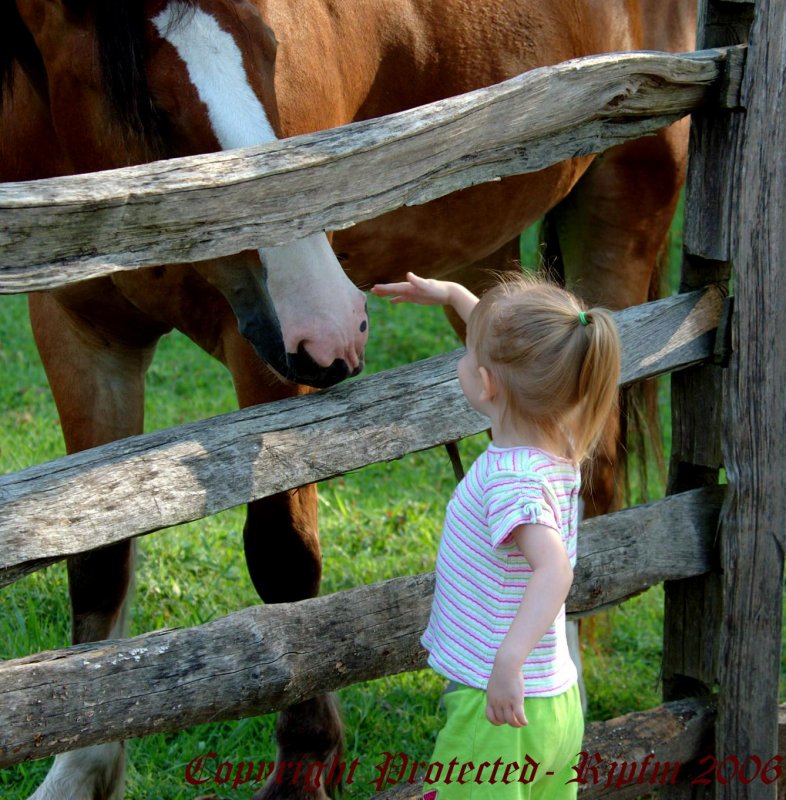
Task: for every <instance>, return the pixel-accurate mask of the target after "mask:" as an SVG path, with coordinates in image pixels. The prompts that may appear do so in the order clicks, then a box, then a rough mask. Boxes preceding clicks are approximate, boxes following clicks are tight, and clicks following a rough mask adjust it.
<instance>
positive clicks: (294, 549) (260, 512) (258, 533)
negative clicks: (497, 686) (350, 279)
mask: <svg viewBox="0 0 786 800" xmlns="http://www.w3.org/2000/svg"><path fill="white" fill-rule="evenodd" d="M236 331H237V326H236V324H234V322H233V321H230V323H229V325H228V326H227V333H226V334H225V336H224V339H223V355H224V360H225V362H226V364H227V366H228V367H229V369H230V371H231V372H232V376H233V379H234V382H235V390H236V392H237V397H238V402H239V404H240V406H241V407H246V406H250V405H254V404H257V403H264V402H269V401H271V400H277V399H281V398H283V397H290V396H293V395H296V394H302V393H304V392H305V391H307V390H306V389H304V388H303V387H297V386H285V385H283V384H282V383H280V382H279V381H277V380H276V379H275V378H274V376H273V375H272V373H271V372H270V371H269V370H268V369H267V368H266V367H265V366H264V364H262V362H261V361H260V360H259V359H258V358H257V356H256V354H255V353H254V352H253V350H252V348H251V346H250V345H249V344H248V342H247V341H246V340H245V339H243V338H242V337H240V336H239V335H238V334H237V333H236ZM243 541H244V546H245V553H246V563H247V564H248V570H249V574H250V576H251V580H252V581H253V583H254V587H255V588H256V590H257V593H258V594H259V596H260V597H261V598H262V600H264V601H265V602H266V603H284V602H290V601H294V600H303V599H305V598H308V597H314V596H316V595H317V594H318V592H319V584H320V580H321V577H322V552H321V548H320V544H319V533H318V528H317V493H316V487H315V486H313V485H310V486H305V487H301V488H299V489H294V490H292V491H288V492H282V493H280V494H278V495H274V496H272V497H268V498H265V499H263V500H258V501H256V502H252V503H249V505H248V513H247V518H246V524H245V528H244V530H243ZM276 738H277V740H278V752H277V755H276V767H275V771H274V772H273V773H272V774H271V776H270V778H269V779H268V781H267V783H266V784H265V785H264V786H263V788H262V789H261V790H260V791H259V792H257V793H256V794H255V795H254V800H263V799H264V800H276V799H282V800H283V798H287V800H297V799H298V798H304V799H305V798H308V800H321V799H324V798H327V793H326V791H325V788H326V787H325V786H324V785H320V786H319V787H316V788H315V787H313V786H312V787H306V786H304V784H303V777H302V776H303V774H304V772H303V767H302V765H303V764H314V763H316V762H321V763H323V764H326V765H328V766H329V765H331V764H332V763H333V762H334V759H339V758H340V756H341V752H342V746H343V731H342V726H341V717H340V715H339V711H338V708H337V705H336V702H335V700H334V699H333V697H331V696H321V697H315V698H313V699H311V700H306V701H305V702H302V703H298V704H296V705H294V706H291V707H290V708H287V709H285V710H284V711H282V712H281V714H280V715H279V719H278V723H277V726H276ZM298 764H300V765H301V766H300V767H298ZM298 773H300V778H299V779H298V777H297V776H298ZM323 780H324V775H323V776H322V778H321V779H320V784H322V781H323ZM315 783H316V781H315ZM328 788H329V787H328Z"/></svg>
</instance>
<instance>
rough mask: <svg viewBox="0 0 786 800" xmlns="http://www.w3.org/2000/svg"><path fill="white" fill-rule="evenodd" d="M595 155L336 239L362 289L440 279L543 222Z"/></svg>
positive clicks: (411, 210) (409, 210) (413, 209)
mask: <svg viewBox="0 0 786 800" xmlns="http://www.w3.org/2000/svg"><path fill="white" fill-rule="evenodd" d="M590 162H591V158H582V159H575V160H573V161H565V162H562V163H561V164H557V165H556V166H554V167H550V168H548V169H546V170H542V171H541V172H536V173H532V174H529V175H520V176H517V177H514V178H508V179H506V180H504V181H499V182H495V183H488V184H484V185H482V186H475V187H472V188H471V189H465V190H463V191H460V192H454V193H453V194H451V195H448V196H446V197H443V198H441V199H439V200H435V201H432V202H431V203H427V204H425V205H422V206H410V207H404V208H399V209H397V210H396V211H392V212H390V213H388V214H384V215H382V216H380V217H377V218H376V219H372V220H369V221H368V222H362V223H359V224H358V225H355V226H354V227H352V228H349V229H347V230H344V231H338V232H336V233H335V234H334V237H333V248H334V250H335V251H336V253H337V254H338V256H339V259H340V260H341V263H342V266H343V267H344V268H345V269H346V271H347V273H348V274H349V276H350V277H351V278H352V280H353V281H354V282H355V283H356V284H357V285H358V286H361V287H367V286H369V285H371V284H373V283H379V282H384V281H395V280H400V279H401V278H402V277H403V275H404V273H406V272H407V271H408V270H411V271H413V272H415V273H417V274H420V275H423V276H426V277H440V276H444V275H447V274H449V273H451V272H454V271H456V270H458V269H462V268H464V267H467V266H469V265H470V264H474V263H476V262H477V261H479V260H480V259H482V258H485V257H486V256H488V255H489V254H491V253H493V252H494V251H495V250H497V249H499V248H500V247H501V246H502V245H504V244H505V243H506V242H508V241H510V240H511V239H512V238H513V237H515V236H517V235H518V234H519V233H520V232H521V231H522V230H523V229H524V228H526V227H528V226H529V225H531V224H532V223H534V222H535V221H537V220H538V219H539V218H540V217H542V216H543V214H544V213H545V212H546V211H548V210H549V209H550V208H551V207H553V206H554V205H555V204H556V203H557V202H559V201H560V200H561V199H562V198H563V197H565V195H566V194H567V193H568V192H569V191H570V189H571V187H572V186H573V185H574V184H575V182H576V181H577V180H578V178H579V177H580V176H581V174H582V173H583V172H584V170H585V169H586V168H587V166H588V164H589V163H590Z"/></svg>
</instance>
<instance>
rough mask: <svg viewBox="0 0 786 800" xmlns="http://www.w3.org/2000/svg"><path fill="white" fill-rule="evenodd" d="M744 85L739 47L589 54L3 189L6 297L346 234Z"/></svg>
mask: <svg viewBox="0 0 786 800" xmlns="http://www.w3.org/2000/svg"><path fill="white" fill-rule="evenodd" d="M740 77H741V51H740V50H731V51H726V50H710V51H705V52H700V53H693V54H687V55H670V54H665V53H661V54H656V53H631V54H614V55H604V56H591V57H587V58H583V59H576V60H574V61H568V62H565V63H563V64H558V65H556V66H554V67H547V68H543V69H536V70H532V71H531V72H527V73H524V74H523V75H520V76H518V77H516V78H513V79H511V80H509V81H506V82H504V83H501V84H498V85H496V86H492V87H490V88H486V89H481V90H478V91H476V92H471V93H468V94H465V95H461V96H459V97H454V98H450V99H447V100H443V101H440V102H438V103H433V104H431V105H429V106H425V107H423V108H420V109H414V110H411V111H405V112H402V113H400V114H394V115H391V116H389V117H385V118H383V119H380V120H372V121H368V122H359V123H354V124H352V125H347V126H344V127H342V128H336V129H333V130H328V131H322V132H320V133H315V134H310V135H305V136H298V137H294V138H292V139H287V140H283V141H280V142H278V143H275V144H271V145H266V146H263V147H258V148H249V149H246V150H233V151H227V152H224V153H214V154H210V155H205V156H194V157H189V158H183V159H174V160H172V161H165V162H156V163H152V164H145V165H142V166H138V167H130V168H127V169H120V170H112V171H110V172H102V173H93V174H89V175H79V176H73V177H68V178H58V179H52V180H43V181H35V182H31V183H25V184H5V185H2V186H0V293H14V292H27V291H32V290H36V289H47V288H54V287H56V286H60V285H62V284H64V283H68V282H72V281H76V280H85V279H87V278H90V277H97V276H100V275H106V274H109V273H112V272H115V271H118V270H126V269H135V268H138V267H143V266H151V265H158V264H167V263H181V262H189V261H195V260H201V259H206V258H211V257H215V256H221V255H228V254H230V253H237V252H239V251H241V250H245V249H249V248H256V247H261V246H271V245H278V244H283V243H286V242H289V241H291V240H292V239H296V238H300V237H303V236H306V235H308V234H310V233H314V232H317V231H323V230H338V229H341V228H344V227H347V226H349V225H352V224H354V223H356V222H358V221H360V220H363V219H369V218H371V217H375V216H378V215H379V214H381V213H383V212H386V211H390V210H392V209H394V208H397V207H399V206H401V205H405V204H409V205H415V204H418V203H424V202H426V201H428V200H431V199H434V198H436V197H440V196H442V195H445V194H449V193H450V192H453V191H456V190H457V189H462V188H465V187H467V186H471V185H474V184H477V183H483V182H486V181H489V180H495V179H497V178H500V177H504V176H508V175H514V174H519V173H523V172H532V171H536V170H539V169H543V168H544V167H547V166H549V165H551V164H555V163H557V162H559V161H562V160H564V159H566V158H573V157H576V156H584V155H588V154H592V153H598V152H601V151H602V150H605V149H607V148H609V147H611V146H613V145H615V144H619V143H621V142H623V141H627V140H630V139H635V138H639V137H640V136H643V135H645V134H648V133H654V132H655V131H656V130H658V129H659V128H662V127H664V126H665V125H667V124H669V123H670V122H673V121H675V120H676V119H679V118H680V117H682V116H685V115H686V114H689V113H690V112H691V111H693V110H695V109H696V108H697V107H699V106H700V105H701V104H702V103H704V102H706V101H707V100H708V98H709V99H711V100H712V101H713V102H715V103H718V102H729V103H734V102H736V99H735V98H736V96H737V94H738V91H739V81H740ZM553 98H559V101H558V102H555V101H554V99H553ZM719 98H721V99H720V100H719ZM358 175H363V180H362V181H358V180H357V176H358Z"/></svg>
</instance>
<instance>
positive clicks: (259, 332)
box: [0, 0, 368, 386]
mask: <svg viewBox="0 0 786 800" xmlns="http://www.w3.org/2000/svg"><path fill="white" fill-rule="evenodd" d="M4 2H5V3H7V4H8V5H7V8H8V9H10V11H3V12H2V13H0V22H4V21H5V20H3V19H2V17H6V16H7V17H8V18H9V20H8V22H9V25H8V26H7V27H6V33H5V34H2V33H0V45H4V44H6V41H1V40H8V47H9V48H10V47H12V46H13V50H14V56H15V57H16V59H17V61H18V62H19V64H20V65H21V67H22V69H24V71H25V73H26V74H27V76H28V77H29V79H30V83H31V84H32V85H33V86H34V87H35V88H36V91H37V93H38V94H39V95H40V97H41V99H42V100H43V102H44V103H46V104H47V105H48V107H49V110H50V115H51V120H52V125H53V128H54V131H55V133H56V137H57V141H58V144H59V146H60V149H61V150H62V152H63V157H64V161H66V163H67V165H68V169H69V170H70V171H73V172H91V171H96V170H100V169H110V168H113V167H118V166H126V165H129V164H136V163H143V162H145V161H151V160H155V159H159V158H171V157H176V156H185V155H192V154H196V153H205V152H212V151H216V150H226V149H230V148H235V147H247V146H253V145H257V144H262V143H265V142H269V141H271V140H274V139H275V138H276V136H277V133H278V114H277V111H276V103H275V91H274V64H275V51H276V41H275V37H274V35H273V33H272V31H271V30H270V29H269V28H268V27H267V25H266V24H265V23H264V21H263V19H262V18H261V16H260V14H259V10H258V8H257V6H256V5H254V4H253V3H251V2H248V1H247V0H123V2H119V1H118V0H16V2H15V4H14V3H13V2H12V0H4ZM12 37H13V42H11V41H10V40H11V39H12ZM6 49H8V48H6ZM12 75H13V72H12V71H10V70H9V69H8V67H7V64H6V67H5V68H4V69H3V65H2V64H0V79H2V78H6V79H7V78H9V77H10V76H12ZM6 82H7V81H6ZM194 268H195V269H196V270H197V271H198V272H199V273H200V275H202V277H203V278H205V279H206V280H207V281H209V282H210V283H211V284H212V285H213V286H214V287H215V288H217V289H218V290H219V291H220V292H221V293H222V294H223V295H224V297H225V298H226V300H227V301H228V303H229V304H230V306H231V307H232V309H233V311H234V313H235V315H236V316H237V319H238V324H239V327H240V330H241V331H242V333H243V334H244V335H245V336H246V337H247V338H248V339H249V341H250V342H251V343H252V344H253V346H254V348H255V349H256V351H257V353H258V354H259V355H260V356H261V357H262V358H263V359H264V360H265V361H266V362H267V363H268V364H269V365H270V366H271V367H272V368H273V369H274V370H276V371H277V372H278V373H279V374H280V375H281V376H282V377H284V378H286V379H288V380H292V381H295V382H298V383H308V384H310V385H313V386H329V385H331V384H333V383H336V382H338V381H340V380H342V379H343V378H345V377H347V376H348V375H351V374H355V373H357V372H359V371H360V369H361V368H362V364H363V349H364V346H365V343H366V340H367V337H368V320H367V312H366V308H365V301H364V297H363V295H362V293H361V292H359V291H358V289H356V288H355V287H354V286H353V285H352V283H351V282H350V281H349V280H348V278H347V277H346V276H345V274H344V272H343V270H342V269H341V267H340V265H339V263H338V261H337V259H336V258H335V256H334V255H333V252H332V250H331V248H330V245H329V243H328V240H327V237H326V236H325V235H324V234H319V235H314V236H311V237H308V238H306V239H303V240H300V241H297V242H294V243H291V244H288V245H284V246H281V247H273V248H262V249H260V250H259V251H252V252H244V253H240V254H238V255H235V256H231V257H227V258H221V259H216V260H214V261H205V262H200V263H199V264H195V265H194Z"/></svg>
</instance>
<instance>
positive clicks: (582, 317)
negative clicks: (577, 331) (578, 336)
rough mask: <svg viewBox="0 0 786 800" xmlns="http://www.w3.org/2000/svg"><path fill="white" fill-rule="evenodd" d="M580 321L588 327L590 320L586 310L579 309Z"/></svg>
mask: <svg viewBox="0 0 786 800" xmlns="http://www.w3.org/2000/svg"><path fill="white" fill-rule="evenodd" d="M579 322H580V323H581V324H582V326H583V327H585V328H586V327H587V325H589V320H588V319H587V314H586V313H585V312H584V311H579Z"/></svg>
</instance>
